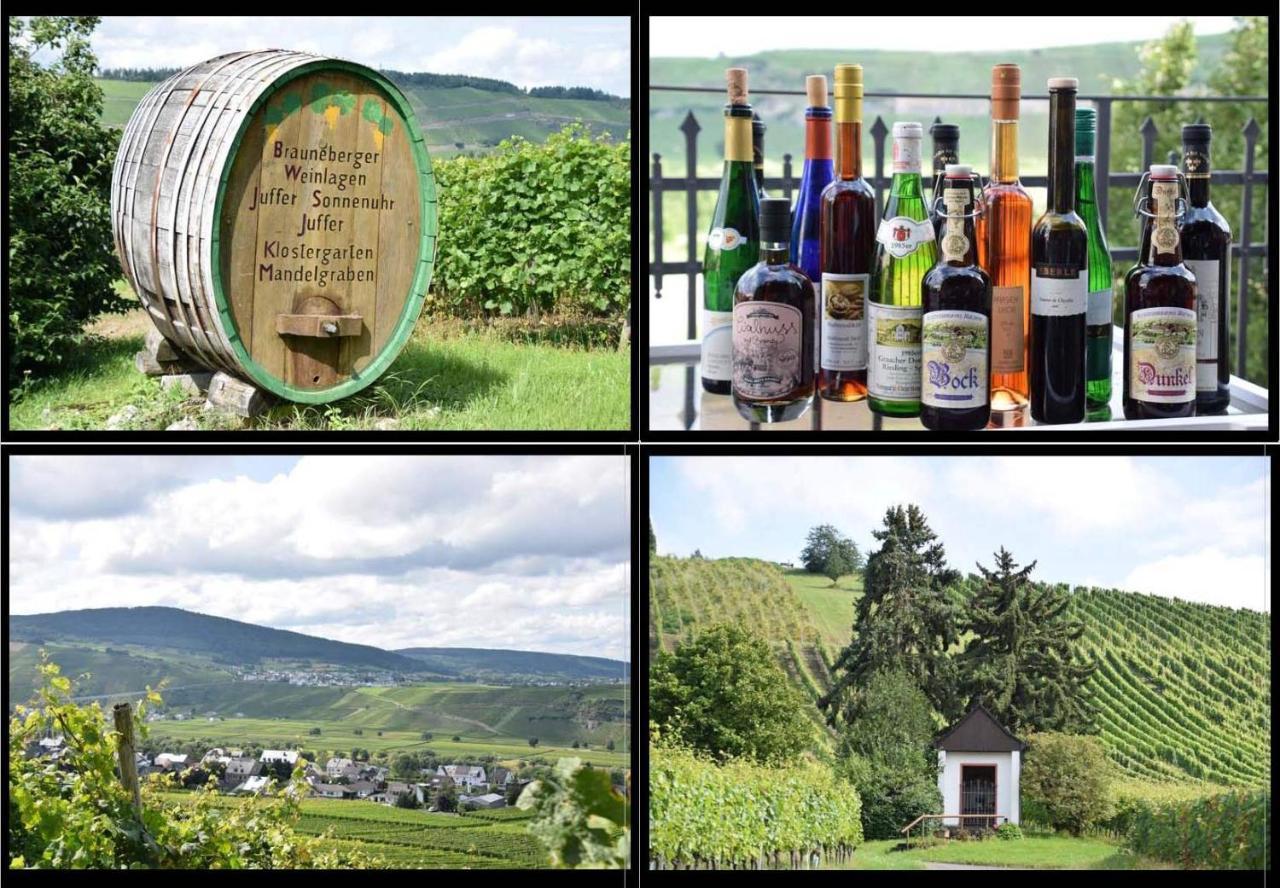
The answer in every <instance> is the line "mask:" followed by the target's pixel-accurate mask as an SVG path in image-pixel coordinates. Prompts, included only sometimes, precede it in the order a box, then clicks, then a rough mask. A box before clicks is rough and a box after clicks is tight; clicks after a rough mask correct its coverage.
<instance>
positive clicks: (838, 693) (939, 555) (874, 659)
mask: <svg viewBox="0 0 1280 888" xmlns="http://www.w3.org/2000/svg"><path fill="white" fill-rule="evenodd" d="M872 534H873V535H874V536H875V538H876V539H877V540H879V541H880V548H879V549H877V550H876V551H875V552H872V553H871V555H870V556H869V557H868V558H867V567H866V590H865V592H864V593H863V596H862V598H860V599H859V600H858V603H857V613H856V614H855V616H854V622H853V638H852V641H851V642H850V643H849V645H848V646H847V647H846V648H845V649H844V650H843V651H841V653H840V656H839V657H838V658H837V659H836V666H835V683H834V685H833V686H832V689H831V691H830V692H829V693H828V694H826V695H825V696H824V697H822V698H821V699H820V700H819V701H818V702H819V705H821V706H822V707H823V708H824V709H826V710H827V713H828V715H827V717H828V720H829V721H831V722H832V723H833V724H834V723H836V721H837V720H838V719H839V718H841V717H843V718H845V719H848V718H850V717H856V715H857V712H858V710H859V706H860V704H859V699H858V696H859V690H860V689H862V688H865V687H866V686H867V683H868V681H869V679H870V677H871V676H872V675H873V674H874V673H875V672H877V671H880V670H885V671H892V670H901V671H903V672H905V673H906V674H907V675H908V676H909V677H910V678H911V679H912V680H913V681H914V682H915V684H916V685H917V686H918V687H919V688H920V689H921V690H923V691H924V693H925V695H926V696H927V697H928V698H929V702H930V703H931V704H933V707H934V708H935V709H937V710H938V711H939V712H941V713H942V714H943V715H944V716H946V717H947V718H952V717H954V716H957V715H959V713H960V702H961V701H960V698H959V697H958V696H957V694H956V690H957V687H956V678H955V672H954V666H953V664H952V662H951V660H950V658H949V656H948V654H947V650H948V648H950V647H951V645H953V644H955V643H956V641H957V640H958V636H957V632H956V624H957V614H956V613H955V609H954V606H953V605H952V604H951V603H950V602H949V601H948V600H947V593H946V590H947V587H948V586H949V585H951V584H952V583H954V582H955V581H956V580H957V579H958V577H959V575H958V573H957V572H956V571H954V570H952V569H951V568H948V567H947V563H946V552H945V550H944V548H943V545H942V543H941V542H940V541H939V540H938V538H937V536H936V535H935V534H934V532H933V531H932V530H931V529H930V528H929V522H928V521H927V520H926V519H925V516H924V513H923V512H922V511H920V508H919V507H918V506H915V505H910V506H905V507H903V506H894V507H892V508H890V509H889V510H888V511H887V512H885V516H884V529H882V530H874V531H872Z"/></svg>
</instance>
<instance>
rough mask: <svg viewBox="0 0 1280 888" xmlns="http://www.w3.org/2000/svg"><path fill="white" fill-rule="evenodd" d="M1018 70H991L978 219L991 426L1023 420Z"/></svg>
mask: <svg viewBox="0 0 1280 888" xmlns="http://www.w3.org/2000/svg"><path fill="white" fill-rule="evenodd" d="M1021 97H1022V72H1021V70H1020V69H1019V68H1018V66H1017V65H1012V64H1002V65H996V66H995V67H994V68H992V70H991V176H990V179H989V180H988V182H987V187H986V188H985V189H984V190H983V194H982V197H983V203H984V205H985V212H984V213H983V214H982V215H981V216H979V217H978V221H977V226H976V228H977V238H978V264H979V265H980V266H982V268H983V270H985V271H986V272H987V274H989V275H990V276H991V425H992V426H994V427H1006V426H1021V425H1025V424H1026V421H1027V407H1028V400H1027V395H1028V385H1027V338H1028V325H1029V322H1030V318H1029V314H1028V307H1029V303H1028V300H1029V298H1030V293H1031V196H1030V195H1029V194H1027V192H1026V189H1024V188H1023V187H1022V183H1021V182H1019V181H1018V120H1019V116H1020V110H1019V102H1020V100H1021Z"/></svg>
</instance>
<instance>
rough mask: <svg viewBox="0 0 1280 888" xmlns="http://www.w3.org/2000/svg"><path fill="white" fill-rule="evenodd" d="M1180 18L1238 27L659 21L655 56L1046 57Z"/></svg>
mask: <svg viewBox="0 0 1280 888" xmlns="http://www.w3.org/2000/svg"><path fill="white" fill-rule="evenodd" d="M1179 18H1189V19H1190V20H1191V21H1192V22H1193V23H1194V24H1195V28H1196V34H1198V35H1201V36H1203V35H1206V34H1221V33H1223V32H1226V31H1230V30H1231V29H1232V28H1233V27H1234V26H1235V21H1234V19H1232V18H1231V16H1228V15H1192V16H1181V17H1179V16H1162V15H1142V16H1136V15H1129V16H1106V17H1104V18H1100V17H1098V16H1069V15H1042V16H1035V15H992V16H970V15H966V16H965V19H964V28H963V31H964V34H963V37H959V39H957V40H956V41H953V42H946V43H943V42H939V41H936V40H931V39H927V38H924V39H922V35H934V34H936V33H937V25H938V19H937V18H936V17H934V16H914V17H913V16H902V15H856V16H853V15H851V16H821V17H820V18H815V17H812V16H802V15H787V16H778V17H772V18H770V17H763V16H749V15H735V16H717V17H696V16H695V17H688V18H685V17H680V16H654V17H653V18H651V19H650V22H649V54H650V55H653V56H691V57H695V58H713V57H715V56H717V55H719V54H721V53H724V54H725V55H733V56H743V55H751V54H752V53H757V52H764V51H765V50H770V49H902V50H916V51H921V52H928V51H930V50H932V51H937V52H949V51H952V50H953V49H964V50H968V51H980V50H996V49H1007V48H1008V47H1010V46H1016V47H1018V48H1019V49H1042V48H1045V47H1050V46H1079V45H1082V44H1090V43H1097V42H1099V40H1106V41H1108V42H1124V41H1129V40H1150V39H1152V38H1153V37H1159V36H1160V35H1162V34H1164V33H1165V32H1166V31H1167V30H1169V26H1170V25H1171V24H1173V23H1174V22H1175V21H1178V19H1179Z"/></svg>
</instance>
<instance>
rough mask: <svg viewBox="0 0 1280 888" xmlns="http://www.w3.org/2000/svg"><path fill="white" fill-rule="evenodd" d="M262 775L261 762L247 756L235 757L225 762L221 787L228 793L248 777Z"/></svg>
mask: <svg viewBox="0 0 1280 888" xmlns="http://www.w3.org/2000/svg"><path fill="white" fill-rule="evenodd" d="M261 773H262V762H260V761H258V760H257V759H255V758H249V757H247V756H237V757H234V758H232V759H231V760H230V761H228V762H227V769H226V771H225V772H224V773H223V775H222V784H221V787H222V789H223V791H224V792H229V791H231V790H233V789H234V788H235V787H237V786H239V785H240V784H241V783H243V782H244V781H245V780H247V779H248V778H250V777H257V776H258V775H259V774H261Z"/></svg>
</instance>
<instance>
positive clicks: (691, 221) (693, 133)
mask: <svg viewBox="0 0 1280 888" xmlns="http://www.w3.org/2000/svg"><path fill="white" fill-rule="evenodd" d="M700 129H702V127H700V126H698V118H696V117H694V116H693V112H692V111H690V112H689V114H688V115H687V116H686V117H685V119H684V123H682V124H680V131H681V132H682V133H684V151H685V178H686V180H687V181H686V183H685V188H686V189H687V190H686V192H685V196H686V198H687V200H686V213H687V222H688V225H689V320H688V324H687V327H688V331H687V332H688V338H689V339H697V338H698V272H697V270H696V269H695V264H696V263H697V261H698V255H697V254H698V131H699V130H700Z"/></svg>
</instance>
